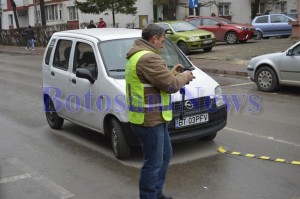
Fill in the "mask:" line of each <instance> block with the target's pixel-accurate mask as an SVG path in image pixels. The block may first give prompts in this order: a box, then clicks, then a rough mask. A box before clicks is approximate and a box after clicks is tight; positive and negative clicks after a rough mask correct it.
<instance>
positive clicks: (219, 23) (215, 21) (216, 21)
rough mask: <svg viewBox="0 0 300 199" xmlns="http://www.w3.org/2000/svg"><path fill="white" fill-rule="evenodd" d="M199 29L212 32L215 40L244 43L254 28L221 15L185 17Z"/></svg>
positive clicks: (252, 33) (253, 32) (250, 36)
mask: <svg viewBox="0 0 300 199" xmlns="http://www.w3.org/2000/svg"><path fill="white" fill-rule="evenodd" d="M186 21H188V22H189V23H191V24H193V25H194V26H196V27H197V28H199V29H203V30H208V31H210V32H213V33H214V34H215V36H216V39H217V41H225V42H227V43H228V44H235V43H238V42H241V43H245V42H246V41H248V40H249V39H252V38H253V36H254V34H255V28H254V27H253V26H252V25H250V24H240V23H235V22H233V21H230V20H227V19H224V18H221V17H204V16H199V17H197V18H189V19H186Z"/></svg>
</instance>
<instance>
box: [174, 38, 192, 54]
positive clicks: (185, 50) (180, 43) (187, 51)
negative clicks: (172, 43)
mask: <svg viewBox="0 0 300 199" xmlns="http://www.w3.org/2000/svg"><path fill="white" fill-rule="evenodd" d="M177 46H178V48H179V49H180V50H181V51H182V52H183V53H184V54H186V55H187V54H188V53H189V49H188V47H187V45H186V44H185V43H184V42H183V41H181V42H179V43H178V44H177Z"/></svg>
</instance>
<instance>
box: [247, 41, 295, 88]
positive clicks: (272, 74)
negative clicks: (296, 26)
mask: <svg viewBox="0 0 300 199" xmlns="http://www.w3.org/2000/svg"><path fill="white" fill-rule="evenodd" d="M247 71H248V75H249V77H250V79H251V80H252V81H254V82H255V83H256V85H257V87H258V88H259V89H260V90H262V91H269V92H270V91H275V90H277V89H278V87H279V85H283V84H287V85H298V86H300V41H299V42H298V43H296V44H294V45H293V46H291V47H290V48H288V49H287V50H285V51H283V52H277V53H270V54H265V55H260V56H257V57H254V58H252V59H251V60H250V63H249V65H248V68H247Z"/></svg>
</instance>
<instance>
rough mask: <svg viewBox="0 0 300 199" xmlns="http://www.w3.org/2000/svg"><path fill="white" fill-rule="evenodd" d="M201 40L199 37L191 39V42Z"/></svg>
mask: <svg viewBox="0 0 300 199" xmlns="http://www.w3.org/2000/svg"><path fill="white" fill-rule="evenodd" d="M199 40H200V38H199V37H198V36H193V37H189V41H199Z"/></svg>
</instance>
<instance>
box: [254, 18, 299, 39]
mask: <svg viewBox="0 0 300 199" xmlns="http://www.w3.org/2000/svg"><path fill="white" fill-rule="evenodd" d="M290 21H295V19H294V18H292V17H289V16H287V15H284V14H268V15H262V16H257V17H255V18H254V19H253V20H252V25H253V26H254V27H255V28H256V31H257V32H256V38H255V39H261V38H265V39H267V38H269V37H285V38H286V37H289V36H291V35H292V26H291V25H290V24H289V22H290Z"/></svg>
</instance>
